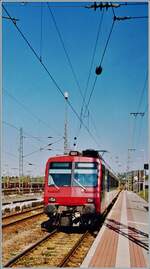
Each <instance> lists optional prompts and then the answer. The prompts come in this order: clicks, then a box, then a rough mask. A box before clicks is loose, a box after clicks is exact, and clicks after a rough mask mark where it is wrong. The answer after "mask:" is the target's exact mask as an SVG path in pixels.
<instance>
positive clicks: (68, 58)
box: [47, 2, 83, 98]
mask: <svg viewBox="0 0 150 269" xmlns="http://www.w3.org/2000/svg"><path fill="white" fill-rule="evenodd" d="M47 7H48V10H49V13H50V15H51V18H52V20H53V23H54V25H55V28H56V31H57V33H58V36H59V39H60V42H61V44H62V47H63V50H64V53H65V55H66V58H67V61H68V64H69V67H70V69H71V71H72V74H73V77H74V80H75V83H76V85H77V87H78V89H79V92H80V94H81V96H82V98H83V93H82V90H81V87H80V84H79V81H78V78H77V75H76V73H75V70H74V67H73V64H72V62H71V58H70V56H69V53H68V51H67V48H66V46H65V43H64V40H63V37H62V34H61V32H60V29H59V27H58V24H57V22H56V19H55V16H54V14H53V12H52V9H51V8H50V6H49V3H48V2H47Z"/></svg>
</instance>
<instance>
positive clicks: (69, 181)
mask: <svg viewBox="0 0 150 269" xmlns="http://www.w3.org/2000/svg"><path fill="white" fill-rule="evenodd" d="M112 183H113V184H112ZM111 185H113V187H114V188H115V189H116V188H117V185H118V181H117V178H116V177H115V176H114V175H113V174H112V173H111V171H110V170H108V168H106V165H104V163H103V160H102V159H101V158H100V156H99V154H98V153H97V152H96V151H94V150H86V151H83V153H82V154H80V153H78V152H70V155H65V156H56V157H51V158H49V159H48V161H47V164H46V170H45V189H44V205H45V207H44V210H45V213H46V214H47V215H48V216H49V218H50V221H51V223H52V224H55V225H56V224H59V225H61V226H64V225H65V226H66V225H67V226H68V225H69V226H71V225H73V224H77V223H79V224H83V225H85V224H91V223H93V224H94V223H95V222H96V221H97V219H98V217H99V216H100V215H101V214H102V213H103V211H104V210H105V209H106V207H107V206H108V203H109V202H110V200H112V198H113V197H114V195H115V194H116V191H115V192H114V191H113V196H112V197H110V196H109V199H108V196H107V195H106V194H107V193H109V191H110V189H111V188H110V186H111Z"/></svg>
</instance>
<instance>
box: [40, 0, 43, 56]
mask: <svg viewBox="0 0 150 269" xmlns="http://www.w3.org/2000/svg"><path fill="white" fill-rule="evenodd" d="M42 43H43V3H42V2H41V32H40V59H41V60H42Z"/></svg>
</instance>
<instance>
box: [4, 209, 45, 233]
mask: <svg viewBox="0 0 150 269" xmlns="http://www.w3.org/2000/svg"><path fill="white" fill-rule="evenodd" d="M42 214H44V213H43V206H38V207H35V208H32V209H29V210H26V211H23V212H18V213H15V214H11V215H8V216H4V217H3V218H2V229H4V228H7V227H9V226H12V225H14V224H17V223H21V222H22V221H25V220H28V219H31V218H33V217H36V216H39V215H42Z"/></svg>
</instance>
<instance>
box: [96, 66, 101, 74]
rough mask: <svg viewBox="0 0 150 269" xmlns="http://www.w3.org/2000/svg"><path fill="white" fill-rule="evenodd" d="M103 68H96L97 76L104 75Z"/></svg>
mask: <svg viewBox="0 0 150 269" xmlns="http://www.w3.org/2000/svg"><path fill="white" fill-rule="evenodd" d="M102 70H103V69H102V67H101V66H97V67H96V70H95V73H96V75H100V74H101V73H102Z"/></svg>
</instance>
